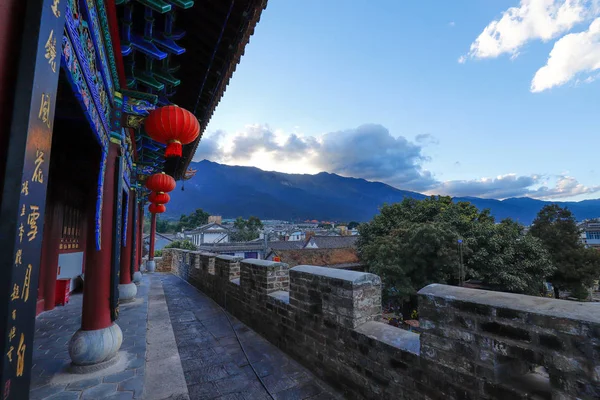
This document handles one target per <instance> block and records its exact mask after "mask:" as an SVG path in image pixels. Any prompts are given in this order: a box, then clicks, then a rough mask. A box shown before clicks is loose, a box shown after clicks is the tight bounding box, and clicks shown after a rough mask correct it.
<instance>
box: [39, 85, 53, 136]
mask: <svg viewBox="0 0 600 400" xmlns="http://www.w3.org/2000/svg"><path fill="white" fill-rule="evenodd" d="M38 118H39V119H41V120H42V122H43V123H45V124H46V126H47V127H48V128H50V122H51V121H50V95H49V94H46V93H42V102H41V104H40V113H39V114H38Z"/></svg>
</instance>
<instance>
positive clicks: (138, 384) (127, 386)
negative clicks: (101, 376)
mask: <svg viewBox="0 0 600 400" xmlns="http://www.w3.org/2000/svg"><path fill="white" fill-rule="evenodd" d="M118 389H119V391H133V392H134V395H133V397H134V398H136V399H141V398H142V393H143V391H144V379H143V377H140V376H135V377H133V378H129V379H127V380H125V381H123V382H121V383H119V388H118Z"/></svg>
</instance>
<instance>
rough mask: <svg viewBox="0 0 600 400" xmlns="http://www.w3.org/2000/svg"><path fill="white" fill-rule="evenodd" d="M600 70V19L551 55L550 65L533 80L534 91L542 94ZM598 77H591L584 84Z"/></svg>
mask: <svg viewBox="0 0 600 400" xmlns="http://www.w3.org/2000/svg"><path fill="white" fill-rule="evenodd" d="M598 69H600V18H596V19H595V20H594V22H592V24H591V25H590V27H589V28H588V30H586V31H584V32H580V33H571V34H568V35H565V36H563V37H562V38H560V39H559V40H558V41H557V42H556V43H555V44H554V48H553V49H552V51H551V52H550V56H549V57H548V62H547V63H546V65H544V66H543V67H542V68H540V69H539V70H538V71H537V72H536V73H535V76H534V77H533V80H532V81H531V91H532V92H541V91H544V90H546V89H550V88H552V87H555V86H560V85H563V84H565V83H567V82H569V81H570V80H572V79H573V78H574V77H575V76H577V75H578V74H581V73H590V72H593V71H596V70H598ZM595 78H596V77H595V76H589V77H587V78H585V79H584V80H583V82H584V83H590V82H592V81H593V80H594V79H595Z"/></svg>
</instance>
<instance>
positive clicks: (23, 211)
mask: <svg viewBox="0 0 600 400" xmlns="http://www.w3.org/2000/svg"><path fill="white" fill-rule="evenodd" d="M23 215H25V204H23V208H21V217H22V216H23Z"/></svg>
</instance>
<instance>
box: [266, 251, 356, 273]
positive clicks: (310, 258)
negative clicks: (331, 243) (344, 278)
mask: <svg viewBox="0 0 600 400" xmlns="http://www.w3.org/2000/svg"><path fill="white" fill-rule="evenodd" d="M274 253H275V255H277V256H279V257H280V258H281V261H282V262H284V263H286V264H288V265H289V266H290V268H292V267H295V266H296V265H316V266H321V267H332V268H340V265H341V267H342V268H344V264H345V267H352V268H356V267H357V266H358V265H360V260H359V259H358V253H357V252H356V249H353V248H345V249H294V250H275V251H274Z"/></svg>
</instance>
